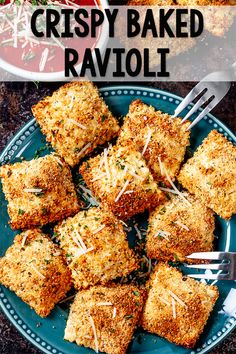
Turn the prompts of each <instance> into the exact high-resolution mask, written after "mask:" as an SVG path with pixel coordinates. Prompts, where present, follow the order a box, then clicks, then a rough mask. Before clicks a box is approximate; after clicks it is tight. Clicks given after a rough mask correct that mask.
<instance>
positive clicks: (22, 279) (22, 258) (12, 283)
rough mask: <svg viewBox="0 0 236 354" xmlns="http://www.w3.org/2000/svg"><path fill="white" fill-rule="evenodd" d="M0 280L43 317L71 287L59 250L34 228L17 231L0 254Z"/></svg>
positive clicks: (0, 282) (68, 273)
mask: <svg viewBox="0 0 236 354" xmlns="http://www.w3.org/2000/svg"><path fill="white" fill-rule="evenodd" d="M0 284H3V285H5V286H6V287H8V288H9V289H10V290H12V291H14V292H15V293H16V295H17V296H19V297H20V298H21V299H22V300H23V301H24V302H26V303H27V304H28V305H29V306H30V307H31V308H33V309H34V310H35V311H36V312H37V314H38V315H39V316H41V317H46V316H48V315H49V313H50V312H51V310H52V309H53V308H54V306H55V305H56V304H57V303H58V302H59V301H60V300H62V299H63V298H64V297H65V296H66V293H67V292H68V291H69V290H70V288H71V275H70V271H69V269H68V268H67V266H66V262H65V259H64V257H63V254H62V251H61V250H60V249H59V248H58V247H57V246H56V245H55V244H54V243H53V242H52V241H51V240H50V239H49V238H48V237H47V236H46V235H44V234H43V233H41V232H40V231H39V230H36V229H34V230H27V231H25V232H23V233H21V234H20V235H17V236H16V237H15V239H14V243H13V245H12V246H11V247H9V249H8V250H7V252H6V254H5V256H4V257H3V258H0Z"/></svg>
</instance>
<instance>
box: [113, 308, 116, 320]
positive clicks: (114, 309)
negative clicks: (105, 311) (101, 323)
mask: <svg viewBox="0 0 236 354" xmlns="http://www.w3.org/2000/svg"><path fill="white" fill-rule="evenodd" d="M115 317H116V307H114V308H113V314H112V318H115Z"/></svg>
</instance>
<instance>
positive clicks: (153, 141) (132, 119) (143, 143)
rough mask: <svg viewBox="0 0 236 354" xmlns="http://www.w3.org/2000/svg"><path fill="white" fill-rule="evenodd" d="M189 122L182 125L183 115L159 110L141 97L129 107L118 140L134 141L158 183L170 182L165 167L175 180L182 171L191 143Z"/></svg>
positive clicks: (125, 143)
mask: <svg viewBox="0 0 236 354" xmlns="http://www.w3.org/2000/svg"><path fill="white" fill-rule="evenodd" d="M189 124H190V123H189V121H186V122H185V123H184V124H181V119H180V118H175V119H173V118H172V117H171V116H170V115H168V114H166V113H162V112H161V111H156V110H155V108H154V107H152V106H148V105H147V104H145V103H143V102H142V101H141V100H136V101H133V102H132V103H131V105H130V106H129V112H128V114H127V116H126V117H125V120H124V125H123V126H122V129H121V132H120V135H119V139H118V143H119V144H122V145H125V146H127V145H131V144H134V145H135V147H136V148H137V150H138V151H140V152H141V153H142V155H143V157H144V159H145V161H146V163H147V166H148V167H149V168H150V170H151V172H152V174H153V176H154V178H155V179H156V180H157V181H158V182H164V183H166V184H169V182H168V180H167V178H166V173H165V170H166V171H167V173H168V175H169V176H170V178H171V179H174V178H175V177H176V175H177V174H178V172H179V169H180V165H181V163H182V162H183V160H184V155H185V151H186V148H187V146H188V145H189V137H190V132H189V131H187V130H186V128H187V127H188V126H189Z"/></svg>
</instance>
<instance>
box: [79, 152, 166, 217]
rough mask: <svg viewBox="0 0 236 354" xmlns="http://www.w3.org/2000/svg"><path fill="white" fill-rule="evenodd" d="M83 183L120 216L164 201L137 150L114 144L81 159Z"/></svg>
mask: <svg viewBox="0 0 236 354" xmlns="http://www.w3.org/2000/svg"><path fill="white" fill-rule="evenodd" d="M80 173H81V174H82V176H83V178H84V180H85V182H86V184H87V185H88V187H89V188H90V189H91V190H92V192H93V194H94V195H95V196H96V197H98V198H99V199H100V200H101V201H102V203H103V204H106V205H107V206H108V208H109V209H110V210H111V211H112V212H113V213H114V214H115V215H116V216H118V218H121V219H129V218H130V217H132V216H133V215H135V214H138V213H141V212H143V211H144V210H146V209H150V208H154V207H156V206H157V205H159V203H161V202H162V201H163V200H164V198H165V197H164V194H163V193H162V192H161V191H160V190H159V189H158V187H157V184H156V183H155V181H154V179H153V177H152V175H151V173H150V171H149V169H148V168H147V166H146V163H145V161H144V159H143V157H142V155H141V153H140V152H138V151H136V150H135V149H134V147H132V146H126V147H124V146H115V147H112V148H111V149H109V151H108V152H107V150H105V151H104V153H103V154H101V155H98V156H96V157H95V158H92V159H90V160H88V161H87V162H84V163H83V164H82V166H81V168H80Z"/></svg>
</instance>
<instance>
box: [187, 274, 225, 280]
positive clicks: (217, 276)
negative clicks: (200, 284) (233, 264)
mask: <svg viewBox="0 0 236 354" xmlns="http://www.w3.org/2000/svg"><path fill="white" fill-rule="evenodd" d="M188 277H190V278H195V279H210V280H227V279H229V275H228V274H188Z"/></svg>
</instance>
